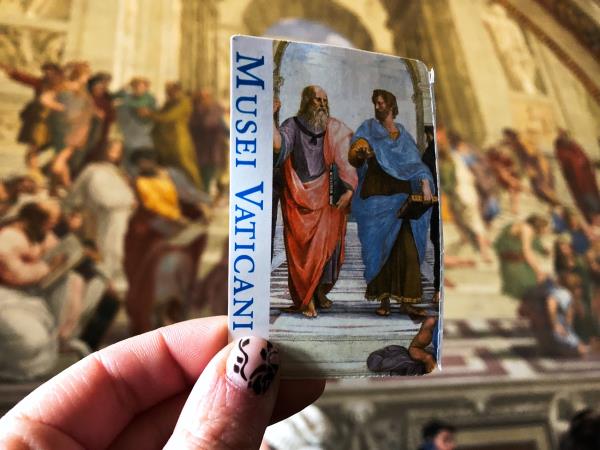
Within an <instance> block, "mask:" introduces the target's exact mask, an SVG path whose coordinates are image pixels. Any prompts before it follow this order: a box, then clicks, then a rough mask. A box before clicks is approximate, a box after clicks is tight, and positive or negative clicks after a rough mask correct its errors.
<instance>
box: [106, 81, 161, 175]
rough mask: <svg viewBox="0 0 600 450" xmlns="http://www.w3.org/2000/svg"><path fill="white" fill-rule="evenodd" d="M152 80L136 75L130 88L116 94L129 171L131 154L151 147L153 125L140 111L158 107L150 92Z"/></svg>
mask: <svg viewBox="0 0 600 450" xmlns="http://www.w3.org/2000/svg"><path fill="white" fill-rule="evenodd" d="M149 88H150V82H149V81H148V80H147V79H146V78H142V77H135V78H133V79H132V80H131V81H130V83H129V87H128V89H126V90H125V89H124V90H121V91H119V92H118V93H117V94H116V103H117V107H116V108H117V124H118V125H119V129H120V130H121V133H122V134H123V147H124V155H123V161H124V165H125V167H126V168H127V171H128V172H131V169H132V168H131V166H130V165H129V162H130V159H131V155H132V154H133V152H134V151H135V149H138V148H151V147H152V146H153V145H154V144H153V142H152V126H153V123H152V121H151V120H150V118H149V117H146V116H144V117H142V116H141V115H140V114H138V111H145V112H146V111H147V112H152V111H154V110H155V109H156V99H155V98H154V96H153V95H152V94H151V93H150V92H149Z"/></svg>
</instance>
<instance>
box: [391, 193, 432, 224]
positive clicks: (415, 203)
mask: <svg viewBox="0 0 600 450" xmlns="http://www.w3.org/2000/svg"><path fill="white" fill-rule="evenodd" d="M437 202H438V198H437V196H435V195H434V196H433V197H432V200H431V201H430V202H424V201H423V194H411V195H409V196H408V198H407V199H406V201H405V202H404V204H403V205H402V206H401V207H400V209H399V210H398V213H397V214H396V215H397V216H398V217H399V218H400V219H411V220H415V219H418V218H419V217H421V216H422V215H423V213H425V211H427V210H428V209H429V208H431V206H432V205H433V204H435V203H437Z"/></svg>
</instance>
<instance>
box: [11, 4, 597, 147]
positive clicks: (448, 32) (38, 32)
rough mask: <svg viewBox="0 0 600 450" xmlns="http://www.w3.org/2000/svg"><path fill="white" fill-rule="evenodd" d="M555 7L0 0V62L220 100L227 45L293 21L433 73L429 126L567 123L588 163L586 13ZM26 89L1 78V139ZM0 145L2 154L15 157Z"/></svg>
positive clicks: (491, 136) (495, 133)
mask: <svg viewBox="0 0 600 450" xmlns="http://www.w3.org/2000/svg"><path fill="white" fill-rule="evenodd" d="M556 3H565V2H551V1H535V0H525V1H519V2H517V1H514V0H513V1H511V0H497V1H492V2H489V1H488V0H479V1H476V2H472V1H470V0H431V1H427V2H418V1H411V0H405V1H398V0H381V1H379V0H364V1H353V0H343V1H341V0H338V1H326V2H323V1H321V0H308V1H301V0H274V1H267V0H220V1H202V2H196V1H186V0H177V1H169V0H146V1H141V0H113V1H105V2H94V1H91V0H55V1H52V0H47V1H44V0H0V30H1V31H2V34H1V36H2V38H1V39H0V59H1V60H2V61H4V62H8V63H10V64H16V65H18V66H20V67H21V68H27V69H32V70H35V69H36V68H37V67H38V66H39V64H40V63H41V62H42V61H46V60H59V61H66V60H72V59H85V60H88V61H89V62H90V63H91V65H92V67H93V68H94V69H95V70H106V71H109V72H111V73H112V74H113V85H114V86H115V87H116V86H121V85H122V84H124V83H125V82H126V81H127V80H128V79H130V78H131V77H132V76H133V75H136V74H144V75H145V76H146V77H148V78H149V79H150V80H151V82H152V84H153V89H154V90H155V92H157V94H158V95H159V97H160V96H161V94H162V92H161V91H162V85H163V84H164V82H165V81H167V80H170V79H177V78H179V79H181V81H182V82H183V84H184V85H185V86H186V87H188V88H191V89H192V88H193V89H197V88H200V87H208V88H211V89H212V90H213V91H215V92H216V93H217V95H218V97H219V98H220V99H221V100H226V98H227V95H228V89H229V83H228V70H229V67H228V57H227V55H228V51H229V37H230V36H231V35H232V34H236V33H245V34H253V35H263V34H264V33H265V32H266V31H267V30H268V29H269V28H270V27H272V26H273V25H275V24H277V23H278V22H281V21H284V20H286V19H290V18H301V19H306V20H309V21H314V22H318V23H321V24H323V25H325V26H327V27H329V28H330V29H331V30H332V31H333V32H335V33H337V34H338V35H340V36H343V37H344V38H346V39H347V40H348V41H349V42H350V43H351V44H352V45H353V46H354V47H356V48H361V49H366V50H372V51H379V52H384V53H395V54H399V55H402V56H408V57H415V58H420V59H423V60H424V61H425V62H426V63H427V64H428V65H430V66H433V67H434V68H435V70H436V73H437V97H438V98H437V100H438V109H439V119H440V120H441V121H443V122H444V123H445V124H446V125H448V126H449V127H451V128H454V129H456V130H457V131H459V132H460V133H461V134H463V135H464V136H467V137H468V138H469V139H470V140H472V141H474V142H475V143H476V144H480V145H481V144H489V143H491V142H494V141H495V140H496V139H497V138H498V137H499V133H500V130H501V129H502V127H505V126H511V127H513V128H516V129H517V130H519V131H526V130H525V129H524V128H525V127H529V128H531V130H529V131H531V132H533V133H535V134H536V135H537V136H538V138H539V140H540V144H541V145H542V147H550V145H551V141H552V139H553V137H554V134H555V130H556V128H557V127H564V128H568V129H569V130H570V131H571V132H572V133H573V135H574V136H577V139H578V140H579V141H580V143H581V144H582V145H583V147H584V148H585V149H587V151H588V152H590V153H591V156H592V157H594V158H595V157H597V156H600V147H599V144H598V136H600V106H599V105H600V82H599V81H598V77H597V76H594V75H597V74H598V73H600V63H599V62H598V58H595V56H597V53H596V54H594V51H593V50H592V49H591V48H593V45H594V43H593V41H585V39H582V38H580V36H578V35H576V34H575V33H574V32H572V30H573V29H583V32H582V33H581V35H583V36H586V34H585V29H584V27H585V26H586V25H588V26H589V24H588V23H586V22H585V20H584V19H585V18H580V19H579V20H580V23H577V22H571V23H568V24H567V23H565V19H557V18H556V17H565V16H566V17H573V14H571V15H568V14H566V12H568V11H565V10H564V7H563V9H562V10H560V9H559V10H556V8H557V7H556V6H552V5H555V4H556ZM566 3H569V2H566ZM573 4H574V5H579V7H580V8H584V9H585V10H588V11H592V13H593V12H594V11H596V10H597V8H598V6H597V3H595V2H594V1H587V2H585V1H584V0H579V1H578V2H574V3H573ZM552 8H555V9H552ZM593 8H596V9H595V10H594V9H593ZM595 14H596V20H597V14H598V13H597V12H596V13H595ZM367 17H368V19H367ZM586 18H587V16H586ZM576 19H577V16H576V15H575V19H572V20H576ZM587 20H588V21H589V20H590V19H589V18H587ZM592 25H593V22H592ZM589 34H590V33H589V32H588V33H587V35H589ZM596 45H597V44H596ZM596 52H597V47H596ZM27 95H29V93H28V91H27V90H26V89H24V88H16V87H15V86H14V84H12V83H9V82H8V80H6V79H5V78H3V77H2V78H0V100H1V101H0V103H1V106H0V142H5V143H10V142H11V136H12V135H13V134H14V130H15V129H16V126H17V116H16V112H17V110H18V105H20V104H21V103H22V101H23V100H24V99H25V98H26V97H27ZM525 124H526V125H525ZM10 147H11V148H10V149H3V150H2V152H3V153H5V152H7V151H18V150H17V149H15V148H14V146H10Z"/></svg>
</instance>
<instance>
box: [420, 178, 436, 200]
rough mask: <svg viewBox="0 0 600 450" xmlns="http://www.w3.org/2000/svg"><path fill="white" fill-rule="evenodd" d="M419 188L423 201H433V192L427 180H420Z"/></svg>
mask: <svg viewBox="0 0 600 450" xmlns="http://www.w3.org/2000/svg"><path fill="white" fill-rule="evenodd" d="M421 188H422V190H423V201H424V202H425V203H431V202H432V201H433V194H432V192H431V186H429V180H427V179H424V180H422V181H421Z"/></svg>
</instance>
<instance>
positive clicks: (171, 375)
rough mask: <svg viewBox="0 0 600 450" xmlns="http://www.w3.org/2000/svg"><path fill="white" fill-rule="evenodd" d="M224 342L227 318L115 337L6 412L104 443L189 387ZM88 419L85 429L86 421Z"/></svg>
mask: <svg viewBox="0 0 600 450" xmlns="http://www.w3.org/2000/svg"><path fill="white" fill-rule="evenodd" d="M226 345H227V319H226V317H223V316H221V317H209V318H204V319H196V320H190V321H187V322H181V323H178V324H175V325H171V326H169V327H165V328H160V329H158V330H154V331H151V332H149V333H145V334H142V335H140V336H135V337H133V338H130V339H127V340H124V341H121V342H119V343H117V344H114V345H112V346H110V347H107V348H106V349H104V350H101V351H99V352H96V353H93V354H91V355H90V356H88V357H86V358H84V359H83V360H81V361H79V362H78V363H76V364H74V365H73V366H71V367H70V368H68V369H67V370H65V371H64V372H62V373H60V374H58V375H57V376H56V377H54V378H52V379H51V380H49V381H48V382H46V383H45V384H43V385H42V386H40V387H39V388H38V389H36V390H35V391H33V392H32V393H31V394H30V395H28V396H27V397H26V398H25V399H24V400H23V401H21V402H20V403H19V404H17V406H15V408H13V409H12V410H11V411H9V412H8V413H7V414H6V416H5V417H4V418H2V420H0V423H2V422H4V425H7V422H8V423H10V421H11V419H22V420H26V421H29V422H34V423H41V424H44V425H46V426H48V427H51V428H53V429H55V430H59V431H60V432H62V433H63V434H66V435H68V436H69V437H71V438H72V439H74V440H75V441H76V442H78V443H79V444H80V445H81V446H83V447H85V448H104V447H106V446H108V445H109V444H110V443H111V442H112V440H113V439H114V438H115V436H117V434H119V433H120V432H121V430H123V428H125V426H126V425H127V424H128V423H129V422H130V421H131V420H132V418H134V417H135V416H136V415H138V414H139V413H140V412H142V411H144V410H147V409H148V408H150V407H152V406H153V405H155V404H157V403H159V402H161V401H163V400H165V399H167V398H170V397H172V396H174V395H176V394H178V393H180V392H183V391H184V390H185V389H187V388H189V387H190V386H191V385H193V383H194V382H195V381H196V379H197V378H198V377H199V375H200V374H201V373H202V371H203V370H204V368H205V367H206V365H207V364H208V362H209V361H210V360H211V359H212V357H213V356H214V355H215V354H216V353H217V352H218V351H219V350H220V349H221V348H223V347H225V346H226ZM87 424H92V426H86V425H87Z"/></svg>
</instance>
